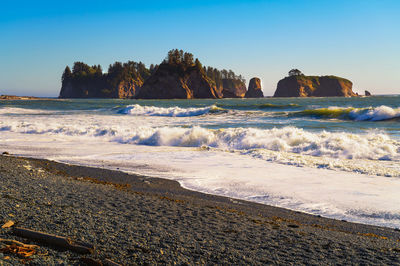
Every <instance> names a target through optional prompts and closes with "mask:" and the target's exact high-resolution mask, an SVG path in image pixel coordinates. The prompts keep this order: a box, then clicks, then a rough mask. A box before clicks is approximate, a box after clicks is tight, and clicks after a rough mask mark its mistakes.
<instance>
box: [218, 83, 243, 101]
mask: <svg viewBox="0 0 400 266" xmlns="http://www.w3.org/2000/svg"><path fill="white" fill-rule="evenodd" d="M222 88H223V89H222V94H223V97H224V98H243V97H244V95H245V94H246V91H247V88H246V84H244V83H243V82H242V81H240V80H232V79H223V80H222Z"/></svg>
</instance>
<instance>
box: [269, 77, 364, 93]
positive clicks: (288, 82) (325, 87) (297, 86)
mask: <svg viewBox="0 0 400 266" xmlns="http://www.w3.org/2000/svg"><path fill="white" fill-rule="evenodd" d="M352 86H353V83H352V82H351V81H349V80H347V79H344V78H340V77H336V76H322V77H318V76H304V75H293V76H289V77H286V78H284V79H282V80H280V81H279V82H278V87H277V89H276V91H275V94H274V97H330V96H344V97H350V96H357V95H356V94H355V93H354V92H353V90H352Z"/></svg>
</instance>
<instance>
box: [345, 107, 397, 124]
mask: <svg viewBox="0 0 400 266" xmlns="http://www.w3.org/2000/svg"><path fill="white" fill-rule="evenodd" d="M349 115H350V117H352V118H353V119H354V120H358V121H366V120H368V121H381V120H388V119H393V118H397V117H400V108H397V109H393V108H391V107H389V106H385V105H382V106H379V107H375V108H368V109H356V110H353V111H351V112H350V114H349Z"/></svg>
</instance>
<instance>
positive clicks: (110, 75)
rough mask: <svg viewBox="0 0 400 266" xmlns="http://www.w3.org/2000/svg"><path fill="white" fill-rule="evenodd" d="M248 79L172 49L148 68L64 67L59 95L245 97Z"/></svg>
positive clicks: (136, 65)
mask: <svg viewBox="0 0 400 266" xmlns="http://www.w3.org/2000/svg"><path fill="white" fill-rule="evenodd" d="M245 82H246V81H245V79H244V78H243V77H242V76H241V75H236V74H235V73H234V72H233V71H232V70H226V69H223V70H218V69H216V68H212V67H203V66H202V64H201V63H200V61H199V60H198V59H197V58H196V59H195V60H194V57H193V54H191V53H186V52H184V51H182V50H178V49H173V50H170V51H169V52H168V55H167V57H166V58H165V59H164V61H163V62H162V63H161V65H156V66H154V65H151V66H150V68H149V69H147V68H146V66H145V65H144V64H143V63H142V62H138V63H137V62H134V61H128V62H126V63H121V62H115V63H114V64H112V65H110V66H109V68H108V72H107V73H103V71H102V68H101V66H100V65H93V66H89V65H87V64H85V63H83V62H75V63H74V66H73V69H72V71H71V69H70V68H69V67H68V66H67V67H66V68H65V71H64V73H63V75H62V86H61V91H60V96H59V98H138V99H174V98H176V99H192V98H221V97H223V96H224V97H226V98H228V97H229V98H242V97H244V95H245V93H246V91H247V90H246V85H245Z"/></svg>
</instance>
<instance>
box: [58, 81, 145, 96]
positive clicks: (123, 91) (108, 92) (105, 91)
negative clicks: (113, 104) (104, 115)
mask: <svg viewBox="0 0 400 266" xmlns="http://www.w3.org/2000/svg"><path fill="white" fill-rule="evenodd" d="M142 85H143V81H142V80H141V79H137V80H135V79H128V80H123V81H121V82H119V83H118V84H117V86H111V85H110V84H108V83H107V82H106V81H97V82H84V81H67V82H63V84H62V87H61V91H60V95H59V98H121V99H125V98H133V97H134V96H135V94H136V92H137V90H138V89H140V87H141V86H142Z"/></svg>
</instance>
